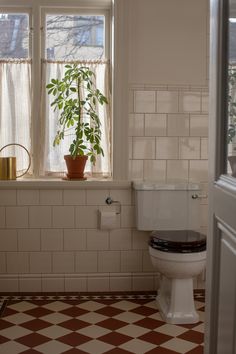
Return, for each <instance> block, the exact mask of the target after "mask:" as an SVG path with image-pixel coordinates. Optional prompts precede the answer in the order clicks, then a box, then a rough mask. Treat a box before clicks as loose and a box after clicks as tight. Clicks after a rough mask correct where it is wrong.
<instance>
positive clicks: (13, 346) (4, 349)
mask: <svg viewBox="0 0 236 354" xmlns="http://www.w3.org/2000/svg"><path fill="white" fill-rule="evenodd" d="M26 349H28V347H27V346H25V345H22V344H20V343H17V342H13V341H10V342H6V343H3V344H1V346H0V354H8V353H9V354H10V353H11V354H13V353H14V354H18V353H22V352H23V351H24V350H26Z"/></svg>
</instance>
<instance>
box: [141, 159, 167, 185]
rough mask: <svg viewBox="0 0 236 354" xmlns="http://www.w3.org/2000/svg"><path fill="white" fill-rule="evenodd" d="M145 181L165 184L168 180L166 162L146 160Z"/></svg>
mask: <svg viewBox="0 0 236 354" xmlns="http://www.w3.org/2000/svg"><path fill="white" fill-rule="evenodd" d="M144 179H147V180H153V181H159V182H164V181H165V179H166V161H165V160H144Z"/></svg>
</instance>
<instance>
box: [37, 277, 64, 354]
mask: <svg viewBox="0 0 236 354" xmlns="http://www.w3.org/2000/svg"><path fill="white" fill-rule="evenodd" d="M42 291H44V292H64V291H65V281H64V278H45V277H42ZM65 320H66V319H65ZM49 352H50V351H49Z"/></svg>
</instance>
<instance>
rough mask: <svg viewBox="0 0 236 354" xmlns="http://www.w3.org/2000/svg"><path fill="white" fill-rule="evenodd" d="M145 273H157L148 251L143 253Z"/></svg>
mask: <svg viewBox="0 0 236 354" xmlns="http://www.w3.org/2000/svg"><path fill="white" fill-rule="evenodd" d="M143 272H155V269H154V267H153V265H152V261H151V257H150V254H149V251H148V250H145V251H143Z"/></svg>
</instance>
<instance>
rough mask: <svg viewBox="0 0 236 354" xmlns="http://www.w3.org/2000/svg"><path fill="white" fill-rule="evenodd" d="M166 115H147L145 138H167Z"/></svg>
mask: <svg viewBox="0 0 236 354" xmlns="http://www.w3.org/2000/svg"><path fill="white" fill-rule="evenodd" d="M166 128H167V115H166V114H145V136H165V135H166Z"/></svg>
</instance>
